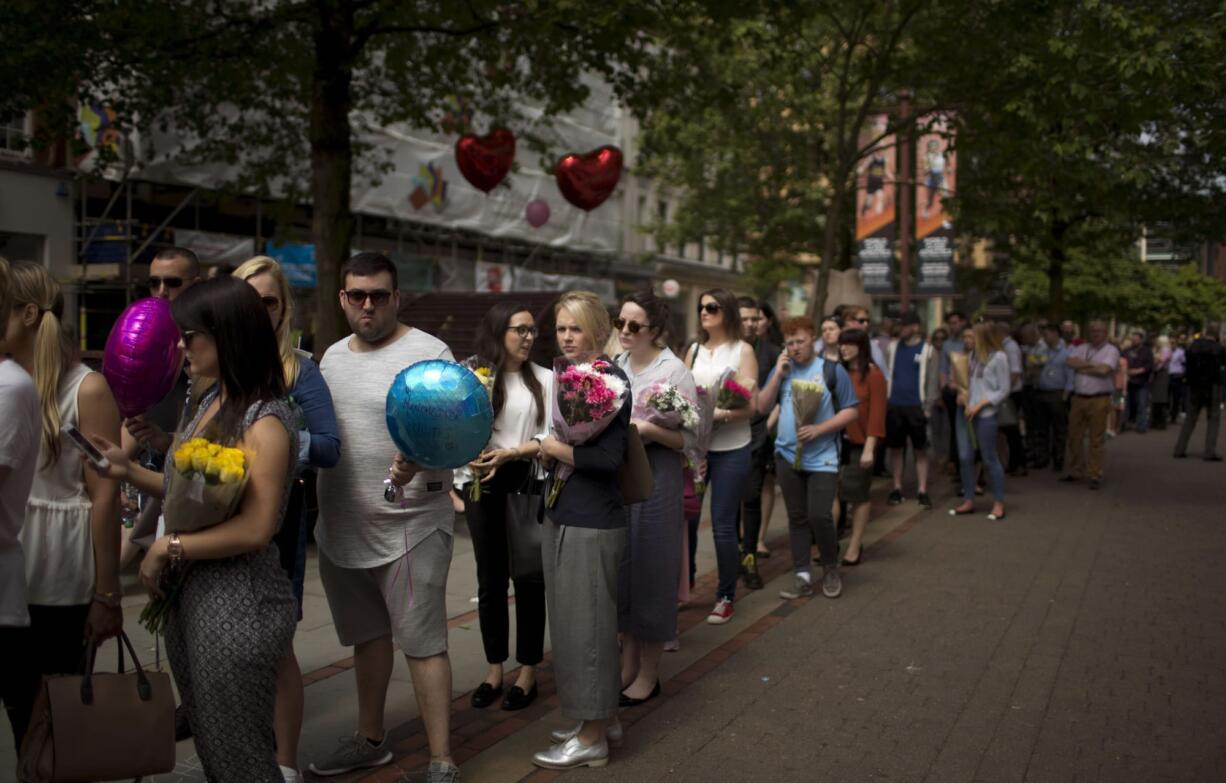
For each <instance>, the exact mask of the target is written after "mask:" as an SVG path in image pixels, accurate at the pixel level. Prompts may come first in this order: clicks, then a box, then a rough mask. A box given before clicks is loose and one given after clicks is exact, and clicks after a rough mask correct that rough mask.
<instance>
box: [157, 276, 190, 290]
mask: <svg viewBox="0 0 1226 783" xmlns="http://www.w3.org/2000/svg"><path fill="white" fill-rule="evenodd" d="M185 282H187V281H186V280H184V279H183V278H181V277H157V276H153V277H150V278H149V280H148V283H149V290H150V291H156V290H158V289H159V288H161V287H162V286H166V287H167V288H172V289H173V288H182V287H183V284H184V283H185Z"/></svg>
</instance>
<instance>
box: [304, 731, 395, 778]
mask: <svg viewBox="0 0 1226 783" xmlns="http://www.w3.org/2000/svg"><path fill="white" fill-rule="evenodd" d="M392 758H393V756H392V752H391V750H389V749H388V747H387V738H386V737H384V739H383V741H382V742H380V743H379V744H378V745H371V744H370V742H368V741H367V739H366V738H365V737H363V736H362V735H361V734H359V733H357V732H356V731H355V732H354V733H353V736H352V737H341V739H340V746H339V747H338V748H337V749H336V751H335V752H334V753H333V754H332V755H331V756H328V758H326V759H324V760H323V761H321V762H319V763H318V764H312V765H311V767H310V769H311V772H313V773H315V774H316V775H320V776H322V777H325V778H327V777H332V776H333V775H344V774H345V773H346V772H352V771H354V770H355V769H369V768H371V767H381V766H383V765H384V764H390V763H391V761H392Z"/></svg>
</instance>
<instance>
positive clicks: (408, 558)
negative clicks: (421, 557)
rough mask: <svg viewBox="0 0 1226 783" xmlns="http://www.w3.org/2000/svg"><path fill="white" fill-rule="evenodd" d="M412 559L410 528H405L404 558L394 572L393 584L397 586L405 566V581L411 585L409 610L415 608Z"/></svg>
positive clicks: (397, 564)
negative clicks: (401, 569)
mask: <svg viewBox="0 0 1226 783" xmlns="http://www.w3.org/2000/svg"><path fill="white" fill-rule="evenodd" d="M412 557H413V552H412V550H411V549H409V528H408V526H405V529H404V557H402V558H400V562H398V563H396V570H395V571H393V572H392V583H393V584H395V582H396V580H397V579H399V578H400V568H401V566H403V567H404V569H405V572H406V573H405V579H406V580H407V581H408V583H409V608H410V609H412V608H413V563H412Z"/></svg>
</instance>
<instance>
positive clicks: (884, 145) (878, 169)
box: [856, 114, 898, 294]
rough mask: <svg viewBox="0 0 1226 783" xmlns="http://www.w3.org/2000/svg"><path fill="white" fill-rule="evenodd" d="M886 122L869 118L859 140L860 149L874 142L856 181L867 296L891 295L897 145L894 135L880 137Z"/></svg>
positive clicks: (859, 259) (859, 253)
mask: <svg viewBox="0 0 1226 783" xmlns="http://www.w3.org/2000/svg"><path fill="white" fill-rule="evenodd" d="M889 120H890V118H889V115H888V114H878V115H876V116H874V117H872V118H871V120H870V122H869V124H868V127H866V128H865V129H864V130H863V132H862V133H861V136H860V145H861V147H864V146H866V145H868V144H872V143H873V142H874V139H877V141H876V143H875V145H874V146H873V149H872V151H871V152H869V153H868V155H866V156H865V157H864V159H863V160H862V161H861V162H860V170H859V173H858V176H857V181H856V268H857V269H859V270H860V275H861V277H862V278H863V280H864V290H865V291H866V292H868V293H870V294H887V293H893V292H894V244H895V242H896V241H897V238H898V230H897V227H896V225H897V224H896V218H897V203H896V199H897V193H898V189H897V187H896V184H897V182H896V176H895V157H896V151H897V145H896V144H895V137H894V134H889V135H883V134H884V133H885V130H886V128H887V127H888V126H889Z"/></svg>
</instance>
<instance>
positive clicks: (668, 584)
mask: <svg viewBox="0 0 1226 783" xmlns="http://www.w3.org/2000/svg"><path fill="white" fill-rule="evenodd" d="M671 318H672V316H671V313H670V312H669V308H668V305H667V304H665V303H664V301H663V300H662V299H660V298H658V297H656V296H655V295H654V294H652V293H651V292H650V291H644V292H640V293H637V294H633V295H631V296H628V297H626V298H625V299H623V300H622V307H621V312H620V313H618V316H617V318H615V319H613V327H614V328H615V329H616V330H617V337H618V340H619V341H620V343H621V347H622V350H623V353H622V354H621V355H620V356H618V357H617V364H618V366H619V367H621V368H622V370H623V371H624V372H625V373H626V375H627V376H628V377H629V378H630V389H631V393H632V394H633V397H634V412H635V414H638V413H639V412H640V411H641V410H642V409H643V408H644V407H645V404H646V398H647V396H648V395H649V394H650V393H651V390H652V388H653V387H655V386H657V384H658V385H660V386H671V387H675V388H676V390H677V392H678V393H679V394H680V395H681V396H682V397H684V398H685V399H687V400H689V401H690V402H691V403H693V402H695V401H696V400H697V399H698V394H697V391H696V390H695V388H694V377H693V376H692V375H691V374H690V371H689V370H688V369H686V367H685V365H684V364H683V363H682V362H681V360H680V359H678V358H677V356H676V355H675V354H674V353H673V352H672V351H670V350H669V349H668V348H667V347H665V346H666V344H667V343H666V337H667V333H668V324H669V323H670V321H671ZM633 423H634V425H635V427H637V428H638V431H639V434H640V435H641V436H642V438H643V443H644V444H645V445H646V447H647V458H648V460H650V462H651V473H652V476H653V478H654V479H655V490H654V491H653V492H652V495H651V497H650V498H648V499H647V500H645V501H644V502H642V503H637V504H635V505H633V506H631V507H630V529H629V534H628V535H627V538H626V556H625V558H624V559H623V560H622V564H621V569H620V571H619V574H618V630H620V631H621V633H622V687H623V689H624V690H623V691H622V695H621V706H623V707H633V706H635V705H637V704H642V703H643V702H645V701H647V700H649V699H653V698H655V697H656V696H658V695H659V693H660V671H659V664H660V655H661V654H662V653H663V652H664V645H665V643H666V642H670V641H672V640H673V639H674V638H676V636H677V586H678V585H677V575H678V574H679V573H681V547H682V541H683V539H684V537H685V531H684V528H683V526H684V525H685V514H684V510H683V508H682V493H683V490H684V486H683V484H684V480H683V477H682V463H683V460H682V458H681V454H680V452H681V450H682V449H684V448H685V447H686V446H692V445H693V444H694V432H693V430H687V429H684V428H681V429H675V430H673V429H666V428H664V427H661V426H658V425H656V424H652V423H651V422H648V421H644V420H643V419H640V418H635V419H634V420H633Z"/></svg>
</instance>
